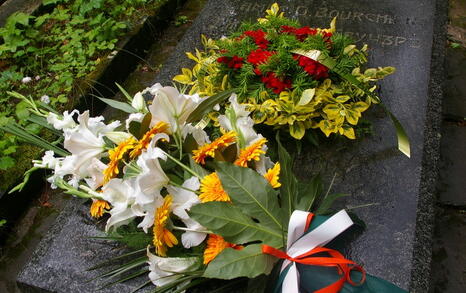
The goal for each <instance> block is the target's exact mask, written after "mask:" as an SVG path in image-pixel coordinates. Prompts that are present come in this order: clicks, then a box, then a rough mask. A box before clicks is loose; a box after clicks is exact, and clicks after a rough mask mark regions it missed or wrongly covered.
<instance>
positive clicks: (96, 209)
mask: <svg viewBox="0 0 466 293" xmlns="http://www.w3.org/2000/svg"><path fill="white" fill-rule="evenodd" d="M109 209H110V204H109V203H108V202H107V201H105V200H101V199H93V200H92V205H91V208H90V211H89V213H90V214H91V216H92V217H94V218H100V217H102V216H103V215H104V211H105V210H109Z"/></svg>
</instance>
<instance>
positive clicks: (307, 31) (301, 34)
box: [281, 25, 317, 42]
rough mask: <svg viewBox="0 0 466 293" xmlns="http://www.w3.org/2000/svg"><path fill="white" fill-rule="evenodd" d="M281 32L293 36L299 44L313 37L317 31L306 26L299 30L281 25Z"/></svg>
mask: <svg viewBox="0 0 466 293" xmlns="http://www.w3.org/2000/svg"><path fill="white" fill-rule="evenodd" d="M281 28H282V32H283V33H287V34H291V35H294V36H295V37H296V38H297V39H298V40H300V41H301V42H302V41H304V40H305V39H306V38H307V37H308V36H313V35H315V34H317V30H316V29H313V28H310V27H308V26H303V27H301V28H295V27H292V26H288V25H282V27H281Z"/></svg>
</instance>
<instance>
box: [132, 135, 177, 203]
mask: <svg viewBox="0 0 466 293" xmlns="http://www.w3.org/2000/svg"><path fill="white" fill-rule="evenodd" d="M162 138H163V139H165V140H167V141H168V139H169V137H168V135H167V134H165V133H157V134H156V135H155V136H154V138H153V139H152V142H151V144H150V145H149V147H148V148H147V149H146V151H145V152H143V153H142V154H141V155H140V156H139V157H138V160H137V162H136V163H137V165H138V166H139V167H140V168H141V170H142V171H141V173H140V174H139V175H138V176H137V177H136V180H137V184H138V185H139V186H140V188H141V191H142V192H143V193H145V194H152V193H154V192H157V193H158V192H160V190H161V189H162V188H163V187H164V186H166V185H167V184H168V182H169V181H170V179H169V178H168V176H167V175H166V174H165V172H164V171H163V169H162V167H161V166H160V162H159V159H162V160H164V161H165V160H167V155H166V154H165V152H164V151H163V150H161V149H160V148H158V147H156V146H155V145H156V143H157V141H158V140H159V139H162ZM141 203H142V204H144V203H145V202H141Z"/></svg>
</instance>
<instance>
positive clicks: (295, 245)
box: [281, 210, 353, 293]
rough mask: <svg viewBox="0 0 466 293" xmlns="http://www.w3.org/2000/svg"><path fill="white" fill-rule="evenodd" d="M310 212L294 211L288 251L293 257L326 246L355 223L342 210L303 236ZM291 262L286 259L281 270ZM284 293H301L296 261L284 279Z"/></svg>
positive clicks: (290, 224)
mask: <svg viewBox="0 0 466 293" xmlns="http://www.w3.org/2000/svg"><path fill="white" fill-rule="evenodd" d="M309 214H310V213H308V212H304V211H294V212H293V214H292V215H291V217H290V222H289V224H288V240H287V251H286V253H287V254H288V255H289V256H291V257H297V256H299V255H301V254H304V253H306V252H308V251H310V250H312V249H314V248H316V247H318V246H324V245H325V244H327V243H329V242H330V241H332V240H333V239H334V238H335V237H337V236H338V235H339V234H341V233H342V232H343V231H345V230H346V229H348V228H349V227H350V226H351V225H353V221H352V220H351V218H350V217H349V216H348V214H347V213H346V211H345V210H341V211H339V212H338V213H336V214H335V215H333V216H332V217H330V218H329V219H327V220H326V221H325V222H324V223H322V224H321V225H319V227H317V228H315V229H314V230H312V231H311V232H309V233H307V234H306V235H304V236H303V234H304V232H305V231H304V229H305V228H306V221H307V217H308V215H309ZM290 263H291V261H289V260H285V261H284V262H283V265H282V268H281V272H282V271H283V270H284V269H285V268H286V267H287V266H288V265H289V264H290ZM282 293H299V272H298V269H297V267H296V263H292V264H291V267H290V269H289V271H288V273H287V274H286V276H285V278H284V280H283V284H282Z"/></svg>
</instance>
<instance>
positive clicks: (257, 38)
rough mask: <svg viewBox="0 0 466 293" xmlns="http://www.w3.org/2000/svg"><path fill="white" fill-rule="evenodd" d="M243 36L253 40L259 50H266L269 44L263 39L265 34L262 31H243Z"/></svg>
mask: <svg viewBox="0 0 466 293" xmlns="http://www.w3.org/2000/svg"><path fill="white" fill-rule="evenodd" d="M243 35H246V36H248V37H251V38H253V39H254V42H255V43H256V45H257V46H258V47H259V48H261V49H267V45H268V44H269V41H267V40H266V39H265V36H266V35H267V34H266V33H265V32H264V31H263V30H257V31H245V32H244V34H243Z"/></svg>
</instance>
